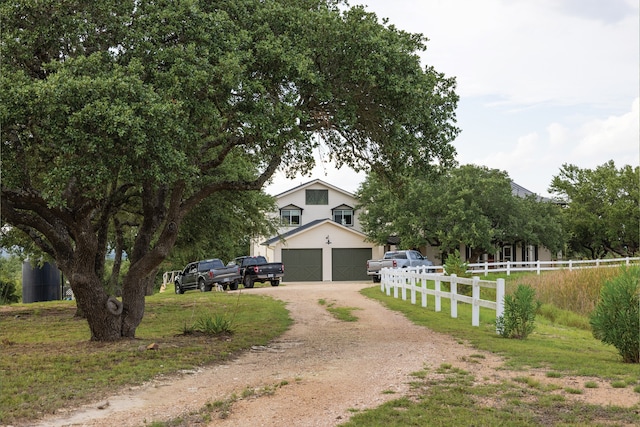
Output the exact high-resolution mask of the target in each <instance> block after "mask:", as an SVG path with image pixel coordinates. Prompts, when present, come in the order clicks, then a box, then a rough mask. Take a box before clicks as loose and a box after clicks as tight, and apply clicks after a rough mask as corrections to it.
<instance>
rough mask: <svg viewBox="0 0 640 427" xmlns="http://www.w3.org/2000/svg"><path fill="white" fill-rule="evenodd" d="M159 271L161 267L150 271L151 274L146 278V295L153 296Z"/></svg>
mask: <svg viewBox="0 0 640 427" xmlns="http://www.w3.org/2000/svg"><path fill="white" fill-rule="evenodd" d="M158 271H160V268H156V269H154V270H153V271H152V272H151V273H149V275H148V276H147V277H146V278H145V282H146V283H145V295H146V296H151V295H153V291H154V288H155V283H154V282H155V279H156V276H157V275H158Z"/></svg>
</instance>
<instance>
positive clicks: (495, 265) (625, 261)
mask: <svg viewBox="0 0 640 427" xmlns="http://www.w3.org/2000/svg"><path fill="white" fill-rule="evenodd" d="M639 263H640V258H612V259H596V260H567V261H518V262H513V261H506V262H481V263H474V264H468V266H467V268H468V270H467V273H476V274H477V273H481V272H484V275H485V276H486V275H487V274H489V272H491V273H498V272H506V273H507V275H510V274H511V273H512V272H516V271H535V272H537V273H538V274H540V272H541V271H551V270H569V271H572V270H576V269H581V268H602V267H618V266H621V265H632V264H639Z"/></svg>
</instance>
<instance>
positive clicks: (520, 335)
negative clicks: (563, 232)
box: [496, 285, 540, 339]
mask: <svg viewBox="0 0 640 427" xmlns="http://www.w3.org/2000/svg"><path fill="white" fill-rule="evenodd" d="M535 295H536V292H535V291H534V290H533V288H532V287H531V286H526V285H518V288H517V289H516V291H515V292H514V293H513V295H505V297H504V315H503V316H499V317H498V318H496V330H497V331H498V333H500V335H501V336H503V337H505V338H517V339H525V338H527V336H529V334H530V333H531V332H533V329H534V327H535V324H534V322H535V318H536V311H537V310H538V308H539V307H540V302H539V301H536V300H535Z"/></svg>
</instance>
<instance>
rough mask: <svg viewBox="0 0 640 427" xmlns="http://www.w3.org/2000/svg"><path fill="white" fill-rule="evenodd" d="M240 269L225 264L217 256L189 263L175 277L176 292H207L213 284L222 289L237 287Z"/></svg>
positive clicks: (234, 288)
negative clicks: (193, 290)
mask: <svg viewBox="0 0 640 427" xmlns="http://www.w3.org/2000/svg"><path fill="white" fill-rule="evenodd" d="M238 283H240V269H239V268H238V267H237V266H225V265H224V263H223V262H222V260H220V259H218V258H214V259H207V260H203V261H196V262H191V263H189V264H188V265H187V266H186V267H185V268H184V270H182V271H181V272H180V273H179V274H178V275H177V276H176V278H175V282H174V284H175V287H176V294H183V293H184V292H185V291H187V290H189V289H200V291H201V292H209V291H210V290H211V289H212V288H213V286H215V285H220V286H222V288H223V289H224V290H226V289H227V288H230V289H231V290H236V289H238Z"/></svg>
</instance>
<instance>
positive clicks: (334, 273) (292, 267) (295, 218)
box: [251, 179, 384, 282]
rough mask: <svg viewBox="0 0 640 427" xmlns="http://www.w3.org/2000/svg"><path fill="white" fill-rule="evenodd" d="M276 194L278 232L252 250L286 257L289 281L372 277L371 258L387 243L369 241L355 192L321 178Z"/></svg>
mask: <svg viewBox="0 0 640 427" xmlns="http://www.w3.org/2000/svg"><path fill="white" fill-rule="evenodd" d="M275 197H276V201H277V204H278V208H279V212H278V213H277V214H278V215H279V217H280V221H281V224H282V226H281V228H280V230H279V235H277V236H272V237H270V238H267V239H260V240H259V241H256V242H255V243H254V244H253V245H252V247H251V255H264V256H266V257H267V259H269V260H271V261H281V262H283V263H284V266H285V275H284V281H286V282H293V281H342V280H370V278H369V277H368V276H367V271H366V263H367V260H369V259H372V258H381V257H382V256H383V255H384V247H383V246H378V245H375V244H373V243H370V242H367V241H366V236H365V235H364V234H363V233H362V231H361V229H360V223H359V221H358V213H357V211H356V208H355V206H356V203H357V200H356V198H355V196H354V195H353V194H351V193H349V192H347V191H345V190H342V189H340V188H338V187H334V186H333V185H331V184H328V183H326V182H323V181H321V180H319V179H316V180H313V181H310V182H307V183H305V184H302V185H299V186H298V187H295V188H292V189H290V190H288V191H285V192H283V193H281V194H278V195H276V196H275Z"/></svg>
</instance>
